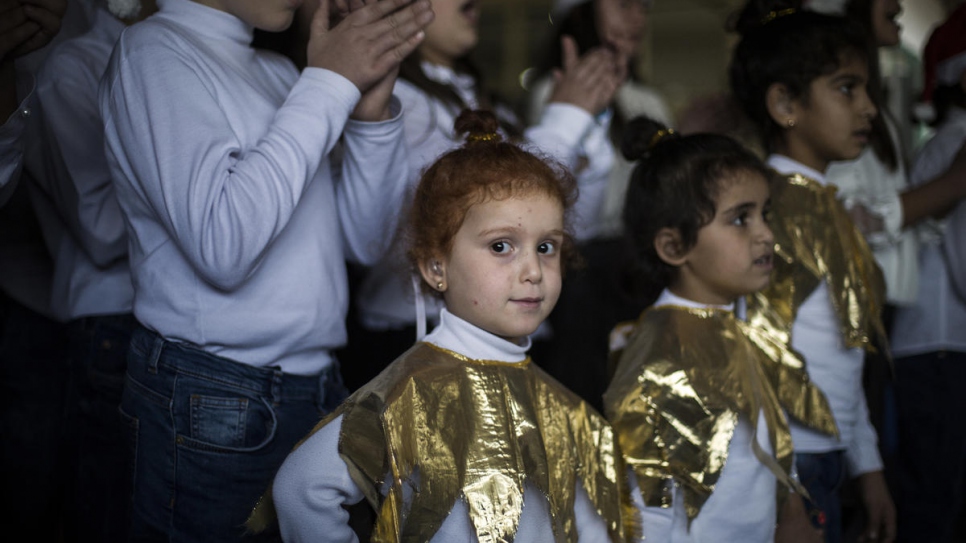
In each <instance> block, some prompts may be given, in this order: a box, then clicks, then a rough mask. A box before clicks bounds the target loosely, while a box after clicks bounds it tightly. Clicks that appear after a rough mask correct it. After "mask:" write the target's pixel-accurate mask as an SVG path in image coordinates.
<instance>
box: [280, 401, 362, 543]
mask: <svg viewBox="0 0 966 543" xmlns="http://www.w3.org/2000/svg"><path fill="white" fill-rule="evenodd" d="M341 428H342V417H341V416H339V417H337V418H336V419H334V420H332V421H330V422H329V423H328V424H326V425H325V426H323V427H322V428H321V429H319V430H318V431H317V432H315V433H314V434H312V436H311V437H309V438H308V439H306V440H305V442H303V443H302V444H301V445H300V446H299V447H298V448H296V449H295V450H294V451H292V453H291V454H289V455H288V458H286V459H285V462H284V463H282V467H281V468H279V470H278V474H277V475H276V476H275V481H274V483H273V484H272V500H273V501H274V503H275V511H276V513H277V514H278V523H279V528H280V529H281V532H282V538H283V539H284V540H285V541H287V542H290V543H294V542H310V541H320V540H324V541H332V542H343V541H345V542H352V543H355V542H356V541H358V539H357V538H356V535H355V533H354V532H353V531H352V529H351V528H350V527H349V513H348V511H346V509H345V508H344V507H343V505H352V504H354V503H358V502H359V501H361V500H362V498H363V493H362V491H361V490H360V489H359V488H358V487H357V486H356V484H355V483H354V482H353V481H352V478H351V477H350V476H349V470H348V468H347V467H346V465H345V462H344V461H343V460H342V458H341V457H340V456H339V433H340V431H341Z"/></svg>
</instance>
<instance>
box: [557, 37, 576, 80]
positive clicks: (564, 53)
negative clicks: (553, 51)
mask: <svg viewBox="0 0 966 543" xmlns="http://www.w3.org/2000/svg"><path fill="white" fill-rule="evenodd" d="M560 51H561V52H560V58H561V67H562V68H563V70H564V71H565V72H566V71H570V69H572V68H573V67H574V66H576V65H577V58H578V56H577V41H576V40H575V39H573V38H572V37H570V36H561V37H560Z"/></svg>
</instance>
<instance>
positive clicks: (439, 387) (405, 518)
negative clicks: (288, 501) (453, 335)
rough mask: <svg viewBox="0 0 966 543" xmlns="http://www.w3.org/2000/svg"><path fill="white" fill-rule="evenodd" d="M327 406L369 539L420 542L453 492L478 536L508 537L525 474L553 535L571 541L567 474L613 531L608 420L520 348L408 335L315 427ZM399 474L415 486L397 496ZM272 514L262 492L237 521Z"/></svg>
mask: <svg viewBox="0 0 966 543" xmlns="http://www.w3.org/2000/svg"><path fill="white" fill-rule="evenodd" d="M339 415H342V417H343V418H342V427H341V433H340V436H339V454H340V456H341V457H342V459H343V460H344V461H345V463H346V465H347V466H348V468H349V472H350V474H351V476H352V479H353V481H354V482H355V483H356V485H358V486H359V487H360V489H362V491H363V492H364V493H365V495H366V498H367V499H368V501H369V503H370V504H372V506H373V507H374V508H375V510H376V511H377V512H378V518H377V520H376V526H375V530H374V532H373V541H380V542H400V541H429V540H430V539H432V537H433V535H434V534H435V533H436V532H437V531H438V530H439V528H440V526H441V525H442V523H443V521H444V520H446V517H447V516H448V515H449V512H450V510H451V509H452V508H453V505H454V504H455V502H456V501H457V500H459V499H461V498H462V499H465V501H466V503H467V505H468V510H469V514H470V520H471V522H472V524H473V526H474V528H475V530H476V535H477V537H478V538H479V540H480V542H481V543H490V542H502V541H512V540H513V537H514V534H515V533H516V531H517V525H518V522H519V519H520V514H521V512H522V508H523V493H524V483H525V482H529V483H530V484H532V485H533V486H534V487H536V488H537V489H538V490H539V491H540V493H541V494H542V495H543V496H545V497H546V499H547V502H548V509H549V511H550V515H551V519H552V521H553V523H554V526H553V529H554V534H555V539H556V540H557V541H560V542H565V541H566V542H573V541H576V540H577V530H576V527H575V519H574V500H575V491H576V485H577V484H578V483H580V484H582V485H583V487H584V489H585V490H586V491H587V495H588V496H589V498H590V501H591V503H592V504H593V505H594V508H595V509H596V511H597V512H598V514H600V516H601V518H603V519H604V522H605V523H607V526H608V531H609V533H610V534H611V538H612V539H613V540H614V541H622V540H623V538H624V526H623V525H622V520H621V519H622V518H630V516H628V515H623V514H622V513H623V512H624V511H628V510H629V509H627V508H630V507H631V506H630V500H629V496H628V495H627V492H626V490H627V489H626V484H625V482H626V481H625V479H624V477H625V473H624V470H625V468H624V464H623V460H622V458H621V456H620V453H619V452H618V451H617V449H616V443H615V440H614V434H613V430H612V429H611V427H610V425H609V424H608V423H607V421H605V420H604V418H603V417H601V416H600V415H599V414H598V413H596V412H595V411H594V410H593V408H591V407H590V406H589V405H587V404H586V403H585V402H583V401H582V400H581V399H580V398H578V397H577V396H576V395H574V394H573V393H572V392H570V391H568V390H567V389H566V388H564V387H563V386H562V385H560V384H558V383H557V382H556V381H554V380H553V379H552V378H550V377H549V376H547V374H545V373H544V372H543V370H541V369H540V368H538V367H536V366H535V365H533V364H531V363H530V359H529V358H527V359H526V360H525V361H523V362H520V363H516V364H511V363H504V362H493V361H485V360H471V359H468V358H466V357H463V356H461V355H459V354H457V353H454V352H451V351H447V350H444V349H441V348H439V347H435V346H433V345H430V344H428V343H418V344H416V345H415V346H414V347H413V348H411V349H410V350H409V351H407V352H406V353H405V354H403V355H402V356H401V357H400V358H399V359H397V360H396V361H395V362H393V363H392V365H390V366H389V368H387V369H386V370H385V371H384V372H383V373H381V374H380V375H379V376H378V377H376V378H375V379H373V380H372V381H370V382H369V383H368V384H366V385H365V386H364V387H363V388H361V389H360V390H358V391H357V392H356V393H354V394H353V395H352V396H350V397H349V399H347V400H346V401H345V402H344V403H343V404H342V405H341V406H340V407H339V408H338V409H337V410H336V411H335V412H333V413H332V414H331V415H330V416H329V417H327V418H326V420H324V421H323V422H321V423H320V424H319V425H318V426H317V427H316V430H317V429H318V428H321V427H322V426H324V425H325V424H326V423H327V422H328V421H329V420H332V419H334V418H335V417H338V416H339ZM387 478H388V479H389V481H390V483H389V484H388V485H387V484H384V483H385V481H386V480H387ZM404 485H408V486H411V487H412V488H413V489H415V490H416V491H415V492H413V493H412V498H411V500H410V503H409V504H406V503H404V499H403V491H404ZM386 486H388V493H387V494H386V495H385V496H383V491H384V490H385V487H386ZM273 514H274V511H273V510H272V509H271V505H270V501H269V500H267V499H264V498H263V501H262V503H260V504H259V506H258V507H257V508H256V511H255V513H254V514H253V517H252V519H250V520H249V526H250V527H252V528H253V529H255V530H258V529H259V528H260V527H264V526H267V524H268V523H269V522H270V521H271V517H272V516H273Z"/></svg>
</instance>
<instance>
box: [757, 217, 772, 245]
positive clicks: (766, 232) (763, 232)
mask: <svg viewBox="0 0 966 543" xmlns="http://www.w3.org/2000/svg"><path fill="white" fill-rule="evenodd" d="M760 224H761V228H760V229H759V230H758V232H757V234H758V242H759V243H761V244H763V245H767V246H769V247H772V246H774V245H775V234H774V233H773V232H772V231H771V227H770V226H768V223H767V222H764V221H762V222H761V223H760Z"/></svg>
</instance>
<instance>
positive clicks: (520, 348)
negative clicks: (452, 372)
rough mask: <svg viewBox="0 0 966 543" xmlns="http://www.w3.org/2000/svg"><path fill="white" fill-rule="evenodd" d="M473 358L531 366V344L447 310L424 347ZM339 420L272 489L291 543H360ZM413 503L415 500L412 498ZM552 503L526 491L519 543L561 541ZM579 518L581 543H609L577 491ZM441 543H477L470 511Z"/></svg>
mask: <svg viewBox="0 0 966 543" xmlns="http://www.w3.org/2000/svg"><path fill="white" fill-rule="evenodd" d="M423 341H425V342H427V343H430V344H433V345H436V346H438V347H442V348H443V349H447V350H450V351H453V352H456V353H459V354H461V355H463V356H466V357H468V358H473V359H478V360H488V361H496V362H506V363H511V364H512V363H519V362H522V361H523V360H524V359H526V353H527V350H528V349H529V348H530V342H529V340H527V342H526V343H525V344H524V345H517V344H515V343H512V342H509V341H506V340H504V339H502V338H499V337H497V336H494V335H493V334H490V333H489V332H486V331H484V330H482V329H480V328H477V327H475V326H473V325H472V324H470V323H468V322H466V321H464V320H462V319H460V318H459V317H457V316H455V315H453V314H451V313H449V312H447V311H446V310H445V309H443V311H442V313H441V315H440V324H439V326H438V327H437V328H435V329H434V330H433V331H432V332H431V333H430V334H429V335H427V336H426V337H425V339H424V340H423ZM341 431H342V417H341V416H339V417H337V418H335V419H334V420H332V421H331V422H329V423H328V424H326V425H325V426H324V427H322V428H321V429H320V430H319V431H317V432H315V433H314V434H312V436H311V437H309V438H308V439H307V440H305V442H303V443H302V444H301V445H300V446H299V447H298V448H297V449H295V451H293V452H292V454H290V455H289V456H288V458H286V460H285V462H284V463H283V464H282V467H281V468H280V469H279V471H278V474H277V475H276V476H275V482H274V484H273V485H272V500H273V501H274V503H275V510H276V511H277V513H278V521H279V526H280V527H281V531H282V539H283V540H284V541H286V543H295V542H310V541H330V542H353V543H354V542H356V541H358V540H357V538H356V536H355V534H354V533H353V532H352V530H351V528H349V525H348V520H349V514H348V512H347V511H346V510H345V509H344V508H343V507H342V505H343V504H345V505H350V504H354V503H358V502H359V501H361V500H362V498H363V494H362V491H361V490H360V489H359V488H358V487H357V486H356V484H355V483H354V482H353V481H352V478H351V477H350V476H349V470H348V468H347V467H346V464H345V462H344V461H343V460H342V458H341V457H340V456H339V434H340V433H341ZM405 499H409V496H405ZM546 500H547V498H546V497H545V496H544V495H543V494H542V493H541V492H540V491H539V490H537V488H536V487H534V486H532V485H531V484H529V483H526V485H525V489H524V494H523V512H522V514H521V516H520V522H519V527H518V529H517V532H516V534H515V536H514V540H515V541H521V542H522V541H526V542H528V543H529V542H533V543H544V542H546V543H552V542H553V541H555V539H554V534H553V528H552V523H551V518H550V512H549V509H548V507H547V502H546ZM574 515H575V522H576V527H577V532H578V536H579V541H581V542H582V543H586V542H601V543H603V542H609V541H610V536H609V535H608V532H607V526H606V524H605V522H604V520H603V519H602V518H601V517H600V515H598V514H597V512H596V511H595V509H594V506H593V504H592V503H591V501H590V498H589V497H588V496H587V493H586V492H585V491H584V489H583V486H582V485H580V483H578V486H577V494H576V499H575V501H574ZM431 541H433V542H434V543H444V542H445V543H449V542H456V541H460V542H462V541H465V542H475V541H477V537H476V531H475V529H474V528H473V525H472V523H471V522H470V517H469V509H468V507H467V505H466V503H465V502H464V501H463V500H458V501H457V502H456V505H455V506H454V507H453V509H452V510H451V511H450V513H449V516H448V517H447V518H446V520H445V521H443V524H442V526H440V528H439V531H437V532H436V535H435V536H434V537H433V539H432V540H431Z"/></svg>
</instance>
